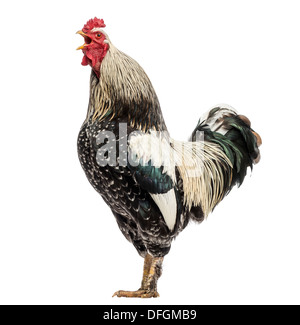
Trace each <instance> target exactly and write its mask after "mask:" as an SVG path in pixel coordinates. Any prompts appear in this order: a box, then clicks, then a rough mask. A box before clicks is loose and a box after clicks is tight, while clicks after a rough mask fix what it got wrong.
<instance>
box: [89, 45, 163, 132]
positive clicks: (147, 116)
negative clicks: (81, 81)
mask: <svg viewBox="0 0 300 325" xmlns="http://www.w3.org/2000/svg"><path fill="white" fill-rule="evenodd" d="M120 117H122V118H125V119H127V121H128V124H129V125H130V126H131V127H132V128H134V129H139V130H143V131H147V130H149V129H154V130H157V131H165V130H166V125H165V122H164V119H163V116H162V112H161V108H160V104H159V101H158V98H157V95H156V93H155V90H154V88H153V86H152V84H151V82H150V80H149V78H148V76H147V75H146V73H145V72H144V70H143V69H142V68H141V66H140V65H139V64H138V63H137V62H136V61H134V60H133V59H132V58H130V57H129V56H127V55H126V54H124V53H122V52H120V51H119V50H117V49H116V48H115V47H114V46H113V45H112V44H111V43H110V41H109V50H108V52H107V54H106V56H105V58H104V60H103V61H102V64H101V67H100V78H99V79H98V77H97V76H96V74H95V72H94V71H92V74H91V81H90V102H89V109H88V116H87V119H89V118H92V120H93V121H101V120H103V119H105V118H109V119H111V120H112V119H114V118H120Z"/></svg>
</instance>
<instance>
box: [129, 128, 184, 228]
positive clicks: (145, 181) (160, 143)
mask: <svg viewBox="0 0 300 325" xmlns="http://www.w3.org/2000/svg"><path fill="white" fill-rule="evenodd" d="M171 151H172V148H171V146H170V142H169V141H168V137H167V136H166V135H164V134H162V133H156V132H151V133H147V134H146V133H141V132H136V133H133V134H132V135H131V137H130V139H129V146H128V160H129V163H128V168H129V169H130V170H131V172H132V174H133V177H134V179H135V181H136V182H137V183H138V184H139V185H140V186H141V188H143V189H144V190H145V191H147V192H148V193H149V194H150V196H151V197H152V199H153V201H154V202H155V204H156V205H157V206H158V208H159V210H160V212H161V214H162V216H163V218H164V220H165V222H166V224H167V226H168V228H169V229H170V230H173V229H174V226H175V223H176V218H177V211H178V207H179V206H178V205H179V200H178V199H177V197H178V195H177V190H176V176H175V165H174V163H173V161H172V155H171V154H170V153H171Z"/></svg>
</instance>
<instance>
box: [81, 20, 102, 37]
mask: <svg viewBox="0 0 300 325" xmlns="http://www.w3.org/2000/svg"><path fill="white" fill-rule="evenodd" d="M105 26H106V25H105V24H104V20H103V19H99V18H97V17H95V18H94V19H93V18H92V19H90V20H88V22H87V23H86V24H85V25H84V26H83V28H82V31H83V32H84V33H86V32H88V31H91V30H92V29H93V28H95V27H99V28H101V27H105Z"/></svg>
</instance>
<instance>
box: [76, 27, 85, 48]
mask: <svg viewBox="0 0 300 325" xmlns="http://www.w3.org/2000/svg"><path fill="white" fill-rule="evenodd" d="M76 34H79V35H81V36H83V37H84V39H86V37H88V36H87V35H86V34H85V33H84V32H83V31H82V30H79V31H78V32H77V33H76ZM86 45H87V44H86V43H84V44H83V45H81V46H79V47H77V49H76V50H82V49H84V48H85V47H86Z"/></svg>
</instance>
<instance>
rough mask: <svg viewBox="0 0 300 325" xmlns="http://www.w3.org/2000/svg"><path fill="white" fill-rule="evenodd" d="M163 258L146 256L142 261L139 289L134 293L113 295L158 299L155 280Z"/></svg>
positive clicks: (125, 292) (159, 273) (122, 291)
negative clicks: (141, 276) (141, 277)
mask: <svg viewBox="0 0 300 325" xmlns="http://www.w3.org/2000/svg"><path fill="white" fill-rule="evenodd" d="M162 261H163V257H152V256H151V255H150V254H147V255H146V257H145V259H144V272H143V280H142V285H141V288H140V289H138V290H136V291H124V290H119V291H116V292H115V293H114V295H113V297H114V296H117V297H128V298H152V297H154V298H155V297H159V294H158V292H157V280H158V278H159V277H160V276H161V273H162Z"/></svg>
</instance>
